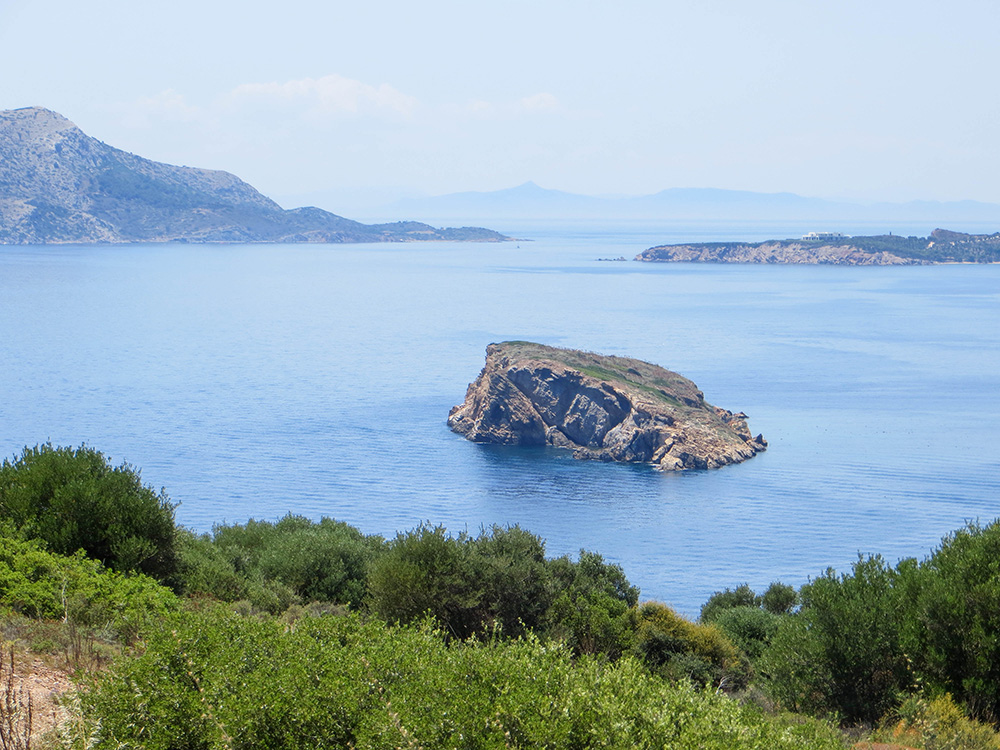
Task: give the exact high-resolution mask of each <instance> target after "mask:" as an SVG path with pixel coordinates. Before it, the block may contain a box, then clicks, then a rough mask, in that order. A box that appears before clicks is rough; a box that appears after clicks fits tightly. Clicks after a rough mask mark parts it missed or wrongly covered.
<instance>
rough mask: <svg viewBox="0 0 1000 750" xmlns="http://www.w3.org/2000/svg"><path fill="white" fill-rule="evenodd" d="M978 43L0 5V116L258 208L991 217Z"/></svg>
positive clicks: (880, 13) (798, 20)
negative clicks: (469, 205) (212, 183)
mask: <svg viewBox="0 0 1000 750" xmlns="http://www.w3.org/2000/svg"><path fill="white" fill-rule="evenodd" d="M998 29H1000V3H998V2H996V0H952V1H951V2H947V3H946V2H926V1H924V0H908V1H907V2H903V1H901V0H867V1H866V2H858V1H856V0H838V1H837V2H832V1H826V0H811V1H810V0H794V1H793V0H760V1H757V2H747V1H746V0H701V1H700V2H694V1H690V2H666V1H664V2H648V1H645V0H643V1H640V0H619V1H618V2H615V3H611V2H607V1H605V2H589V1H587V0H574V1H573V2H569V1H568V0H533V1H531V2H529V1H527V0H525V1H521V0H510V1H506V2H493V3H489V4H486V3H475V2H469V1H468V0H465V1H464V2H451V1H449V0H425V1H424V2H412V1H408V2H396V1H388V0H367V2H359V1H358V0H353V1H352V2H350V3H346V2H314V1H312V0H286V1H285V2H283V3H280V4H279V3H275V2H259V1H258V0H243V1H242V2H239V3H235V2H234V3H229V2H224V3H223V2H211V0H198V1H196V0H172V2H170V3H147V2H138V1H137V0H130V1H127V2H126V1H124V0H88V1H87V2H80V0H73V1H72V2H68V1H66V0H54V1H52V2H30V1H27V0H22V1H19V0H0V56H2V58H3V60H2V69H3V70H4V71H5V73H4V75H3V76H2V78H0V108H3V109H9V108H14V107H23V106H28V105H36V104H37V105H42V106H46V107H49V108H51V109H54V110H56V111H58V112H61V113H62V114H64V115H65V116H67V117H68V118H70V119H71V120H73V121H74V122H76V123H77V124H78V125H79V126H80V127H81V128H83V129H84V131H86V132H87V133H89V134H90V135H93V136H95V137H97V138H99V139H101V140H103V141H105V142H107V143H110V144H112V145H115V146H119V147H121V148H125V149H127V150H130V151H133V152H136V153H138V154H141V155H143V156H147V157H150V158H154V159H158V160H161V161H167V162H171V163H177V164H188V165H192V166H204V167H210V168H216V169H225V170H228V171H230V172H234V173H235V174H238V175H239V176H241V177H243V178H244V179H246V180H248V181H249V182H251V183H252V184H254V185H255V186H256V187H258V188H259V189H261V190H262V191H263V192H265V193H267V194H269V195H272V196H276V197H278V198H279V199H281V198H282V197H284V196H291V195H295V194H307V193H311V192H317V191H342V190H350V189H362V188H366V189H371V188H380V187H390V188H399V189H400V190H405V191H408V192H413V193H424V194H439V193H446V192H454V191H461V190H494V189H499V188H504V187H510V186H513V185H516V184H519V183H521V182H524V181H527V180H534V181H535V182H537V183H539V184H541V185H543V186H545V187H550V188H556V189H561V190H568V191H572V192H580V193H589V194H606V193H621V194H643V193H651V192H656V191H658V190H661V189H664V188H669V187H719V188H732V189H745V190H759V191H790V192H796V193H800V194H802V195H813V196H821V197H847V198H853V199H871V200H909V199H915V198H924V199H937V200H958V199H976V200H984V201H993V202H1000V145H998V136H1000V127H998V125H1000V87H998V86H997V82H996V77H997V74H998V73H1000V44H998V43H997V32H998ZM326 207H328V208H334V209H335V208H336V207H335V206H332V207H331V206H326Z"/></svg>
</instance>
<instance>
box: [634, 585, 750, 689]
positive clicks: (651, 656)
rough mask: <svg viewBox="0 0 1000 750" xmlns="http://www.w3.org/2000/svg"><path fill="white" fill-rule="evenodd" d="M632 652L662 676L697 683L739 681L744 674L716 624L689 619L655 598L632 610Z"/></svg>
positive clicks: (734, 652) (736, 657)
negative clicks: (633, 644)
mask: <svg viewBox="0 0 1000 750" xmlns="http://www.w3.org/2000/svg"><path fill="white" fill-rule="evenodd" d="M635 652H636V653H637V654H638V655H639V656H640V657H641V658H642V659H643V661H645V662H646V664H648V665H649V666H650V667H652V668H653V669H654V670H656V671H657V672H659V673H660V674H662V675H664V676H665V677H668V678H671V679H680V678H687V679H690V680H692V681H693V682H695V683H696V684H699V685H720V684H722V683H723V681H727V682H729V683H732V682H733V681H734V680H735V681H736V682H738V683H739V682H742V681H743V677H744V675H745V669H743V668H742V665H741V664H740V660H739V655H738V653H737V651H736V649H735V648H734V647H733V644H732V643H731V642H730V641H729V639H728V638H726V636H725V634H724V633H723V632H722V631H721V630H720V629H719V628H718V627H717V626H716V625H714V624H698V623H694V622H691V621H690V620H687V619H685V618H683V617H681V616H680V615H679V614H677V613H676V612H674V610H672V609H671V608H670V607H667V606H666V605H663V604H659V603H656V602H647V603H645V604H643V605H642V606H640V607H639V609H638V610H637V612H636V628H635Z"/></svg>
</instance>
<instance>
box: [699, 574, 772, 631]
mask: <svg viewBox="0 0 1000 750" xmlns="http://www.w3.org/2000/svg"><path fill="white" fill-rule="evenodd" d="M758 604H759V599H758V597H757V594H755V593H754V590H753V589H752V588H750V586H749V585H747V584H745V583H743V584H740V585H739V586H737V587H736V588H735V589H730V588H726V589H724V590H723V591H716V592H715V593H714V594H712V595H711V596H710V597H709V598H708V601H707V602H705V603H704V604H703V605H702V607H701V616H700V617H699V618H698V619H700V620H701V621H702V622H715V618H716V617H717V616H718V615H719V614H720V613H721V612H725V611H726V610H727V609H733V608H735V607H756V606H758Z"/></svg>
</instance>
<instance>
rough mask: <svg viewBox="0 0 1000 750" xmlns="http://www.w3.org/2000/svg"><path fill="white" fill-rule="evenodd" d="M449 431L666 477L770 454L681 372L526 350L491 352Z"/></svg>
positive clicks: (511, 344)
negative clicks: (645, 468)
mask: <svg viewBox="0 0 1000 750" xmlns="http://www.w3.org/2000/svg"><path fill="white" fill-rule="evenodd" d="M448 425H449V426H450V427H451V428H452V429H453V430H454V431H455V432H458V433H460V434H462V435H464V436H465V437H467V438H468V439H469V440H472V441H475V442H478V443H498V444H502V445H552V446H555V447H557V448H568V449H570V450H572V451H573V455H574V456H575V457H577V458H592V459H598V460H602V461H623V462H628V463H648V464H653V465H654V466H655V467H656V468H658V469H660V470H663V471H680V470H685V469H711V468H717V467H720V466H726V465H727V464H732V463H738V462H740V461H745V460H746V459H748V458H752V457H753V456H755V455H756V454H757V453H758V452H760V451H763V450H765V449H766V447H767V441H765V440H764V438H763V437H762V436H761V435H758V436H757V437H754V436H753V435H752V434H751V433H750V429H749V428H748V427H747V423H746V415H745V414H742V413H739V414H733V413H732V412H731V411H728V410H726V409H720V408H719V407H717V406H712V405H711V404H709V403H707V402H706V401H705V396H704V394H702V392H701V391H700V390H698V387H697V386H696V385H695V384H694V383H692V382H691V381H690V380H688V379H687V378H685V377H683V376H681V375H678V374H677V373H676V372H671V371H670V370H665V369H663V368H662V367H658V366H656V365H651V364H649V363H648V362H641V361H639V360H637V359H627V358H623V357H609V356H603V355H600V354H593V353H591V352H582V351H577V350H574V349H558V348H556V347H551V346H544V345H542V344H533V343H530V342H527V341H506V342H504V343H501V344H490V345H489V346H488V347H487V348H486V365H485V367H484V368H483V371H482V372H481V373H480V375H479V377H478V378H477V379H476V381H475V382H474V383H472V384H471V385H470V386H469V389H468V392H467V394H466V397H465V402H464V403H462V404H461V405H459V406H456V407H455V408H454V409H452V411H451V414H450V415H449V417H448Z"/></svg>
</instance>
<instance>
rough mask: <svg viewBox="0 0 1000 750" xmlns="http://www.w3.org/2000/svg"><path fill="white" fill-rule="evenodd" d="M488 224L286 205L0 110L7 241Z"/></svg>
mask: <svg viewBox="0 0 1000 750" xmlns="http://www.w3.org/2000/svg"><path fill="white" fill-rule="evenodd" d="M507 239H509V238H508V237H505V236H503V235H502V234H500V233H498V232H494V231H492V230H490V229H482V228H479V227H462V228H458V229H436V228H434V227H432V226H429V225H427V224H421V223H419V222H415V221H401V222H395V223H390V224H361V223H360V222H357V221H352V220H350V219H345V218H343V217H342V216H337V215H336V214H332V213H330V212H329V211H324V210H322V209H319V208H295V209H291V210H285V209H283V208H282V207H281V206H279V205H278V204H277V203H275V202H274V201H272V200H271V199H270V198H267V197H266V196H264V195H262V194H261V193H259V192H258V191H257V190H256V189H254V188H253V187H252V186H250V185H249V184H247V183H246V182H244V181H243V180H241V179H239V178H238V177H236V176H234V175H232V174H229V173H228V172H220V171H216V170H210V169H195V168H192V167H178V166H173V165H171V164H163V163H160V162H155V161H150V160H149V159H144V158H142V157H141V156H136V155H135V154H130V153H128V152H126V151H122V150H120V149H117V148H113V147H111V146H108V145H107V144H105V143H102V142H101V141H98V140H97V139H95V138H91V137H90V136H88V135H86V134H84V133H83V131H81V130H80V129H79V128H78V127H77V126H76V125H74V124H73V123H72V122H70V121H69V120H67V119H66V118H65V117H63V116H62V115H59V114H57V113H55V112H52V111H50V110H47V109H43V108H41V107H27V108H24V109H14V110H7V111H3V112H0V244H5V245H33V244H56V243H85V244H89V243H128V242H274V243H285V242H413V241H418V240H459V241H479V242H498V241H502V240H507Z"/></svg>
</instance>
